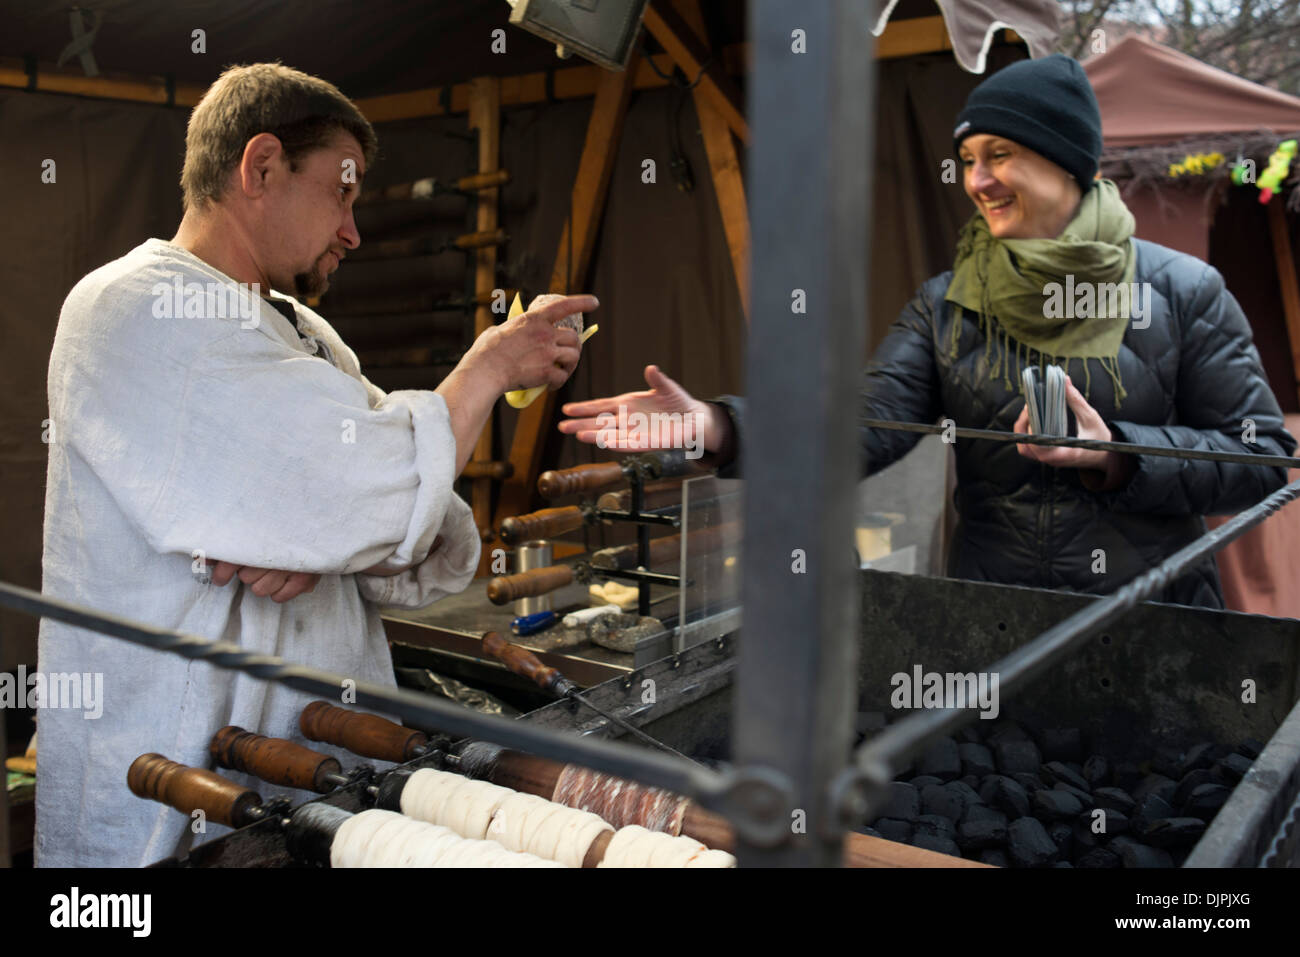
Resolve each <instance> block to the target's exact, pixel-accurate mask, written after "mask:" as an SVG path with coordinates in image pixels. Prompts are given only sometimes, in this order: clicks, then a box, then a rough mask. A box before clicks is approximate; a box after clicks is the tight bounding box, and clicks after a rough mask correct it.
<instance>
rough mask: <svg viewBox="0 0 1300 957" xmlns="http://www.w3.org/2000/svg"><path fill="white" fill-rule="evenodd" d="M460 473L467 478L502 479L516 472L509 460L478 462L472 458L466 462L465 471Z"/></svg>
mask: <svg viewBox="0 0 1300 957" xmlns="http://www.w3.org/2000/svg"><path fill="white" fill-rule="evenodd" d="M460 474H461V477H462V478H467V479H495V480H497V481H502V480H504V479H508V478H510V476H512V475H514V474H515V467H514V466H513V465H512V464H511V463H509V462H487V461H482V462H476V461H473V460H471V461H469V462H466V463H465V471H463V472H461V473H460Z"/></svg>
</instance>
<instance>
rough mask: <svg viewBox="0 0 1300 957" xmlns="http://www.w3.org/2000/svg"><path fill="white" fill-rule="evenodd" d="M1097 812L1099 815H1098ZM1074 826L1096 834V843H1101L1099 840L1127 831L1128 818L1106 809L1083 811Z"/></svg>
mask: <svg viewBox="0 0 1300 957" xmlns="http://www.w3.org/2000/svg"><path fill="white" fill-rule="evenodd" d="M1098 812H1101V813H1100V814H1098ZM1076 824H1077V825H1078V826H1082V827H1085V828H1087V829H1088V830H1089V831H1090V832H1092V833H1093V834H1096V835H1097V837H1098V841H1097V842H1096V843H1101V839H1104V838H1107V837H1114V836H1115V835H1117V834H1123V833H1124V832H1125V831H1127V830H1128V829H1129V820H1128V816H1127V815H1125V814H1122V813H1121V812H1119V811H1116V810H1115V809H1114V808H1108V807H1102V808H1093V809H1091V810H1085V811H1084V812H1083V813H1082V814H1080V815H1079V819H1078V821H1077V822H1076ZM1097 828H1101V830H1097Z"/></svg>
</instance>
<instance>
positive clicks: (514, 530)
mask: <svg viewBox="0 0 1300 957" xmlns="http://www.w3.org/2000/svg"><path fill="white" fill-rule="evenodd" d="M582 521H583V519H582V509H580V508H578V506H576V505H568V506H565V507H564V508H544V509H542V510H541V511H538V512H529V513H528V514H527V515H516V516H514V517H513V518H507V519H506V520H505V521H503V522H502V523H501V541H503V542H505V543H506V544H507V545H517V544H519V543H520V542H530V541H532V540H533V539H535V538H553V537H554V536H556V535H563V534H564V533H565V532H571V531H573V530H574V529H575V528H582Z"/></svg>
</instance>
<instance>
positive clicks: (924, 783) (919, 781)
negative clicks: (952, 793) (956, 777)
mask: <svg viewBox="0 0 1300 957" xmlns="http://www.w3.org/2000/svg"><path fill="white" fill-rule="evenodd" d="M907 783H908V784H910V785H912V787H914V788H916V790H917V793H918V794H919V793H920V792H921V791H924V790H925V789H926V788H927V787H929V786H930V785H931V784H942V783H943V778H936V777H935V776H934V775H933V774H918V775H917V776H916V777H914V778H912V780H910V781H908V782H907Z"/></svg>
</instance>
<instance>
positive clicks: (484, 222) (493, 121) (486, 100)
mask: <svg viewBox="0 0 1300 957" xmlns="http://www.w3.org/2000/svg"><path fill="white" fill-rule="evenodd" d="M469 126H470V129H473V130H477V131H478V171H479V173H480V174H483V173H494V172H496V171H497V169H498V168H499V167H500V165H501V80H500V79H498V78H497V77H479V78H477V79H475V80H473V81H472V82H471V83H470V107H469ZM499 194H500V189H499V188H495V187H494V188H491V189H484V190H480V191H479V192H478V194H477V197H478V198H477V203H478V207H477V217H478V218H477V221H476V227H475V228H476V229H477V230H478V231H479V232H488V231H492V230H495V229H496V228H497V226H498V222H497V217H498V210H497V201H498V198H499ZM496 269H497V247H496V246H495V245H488V246H482V247H480V248H479V249H478V251H477V252H476V253H475V263H474V292H475V294H476V295H478V296H482V295H483V294H484V293H491V291H492V290H493V289H494V288H495V287H496ZM493 325H494V318H493V315H492V307H491V306H490V305H481V306H479V307H478V308H477V309H475V310H474V337H475V338H478V337H479V336H481V335H482V334H483V333H484V332H485V331H487V330H488V329H490V328H492V326H493ZM495 414H496V413H495V411H494V412H493V414H492V415H490V416H489V417H488V420H487V423H486V424H485V425H484V426H483V432H482V434H480V435H479V438H478V443H477V444H476V445H475V446H474V454H473V455H472V456H471V457H470V461H472V462H476V463H480V464H486V463H489V462H491V460H492V427H493V421H494V417H495ZM470 495H471V506H472V508H473V510H474V522H475V524H476V525H477V526H478V531H479V539H480V540H481V541H483V542H489V541H491V539H492V479H491V478H488V477H486V476H484V477H481V478H475V479H473V480H472V488H471V493H470ZM490 564H491V554H490V549H486V548H485V549H484V550H483V555H482V557H481V558H480V560H479V574H485V573H486V572H487V570H488V568H489V567H490Z"/></svg>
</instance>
